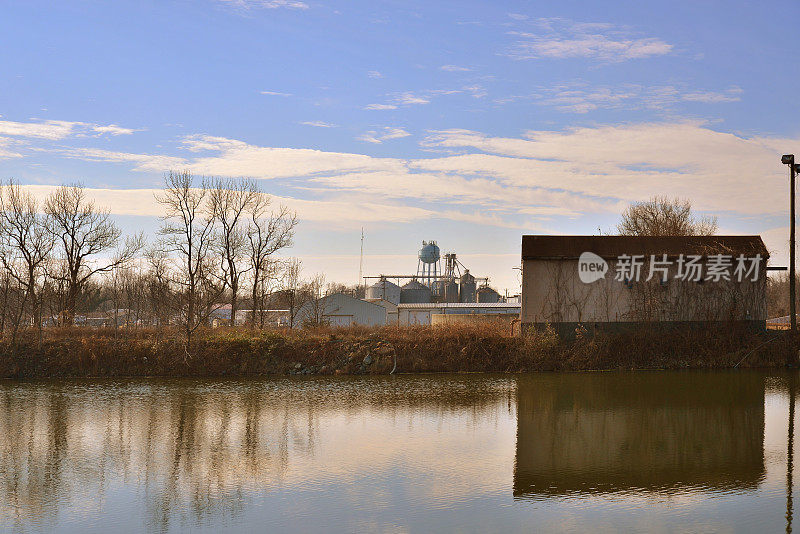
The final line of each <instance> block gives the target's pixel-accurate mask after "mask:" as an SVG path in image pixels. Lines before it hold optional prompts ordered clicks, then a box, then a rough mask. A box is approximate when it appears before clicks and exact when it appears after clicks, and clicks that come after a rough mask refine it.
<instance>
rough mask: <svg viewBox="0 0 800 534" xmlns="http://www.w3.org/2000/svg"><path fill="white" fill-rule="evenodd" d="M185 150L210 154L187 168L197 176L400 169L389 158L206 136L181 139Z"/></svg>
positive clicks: (265, 176)
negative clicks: (276, 146)
mask: <svg viewBox="0 0 800 534" xmlns="http://www.w3.org/2000/svg"><path fill="white" fill-rule="evenodd" d="M184 146H185V148H187V149H189V150H190V151H194V152H212V153H213V154H210V155H208V156H203V157H198V158H196V159H194V160H192V162H191V163H190V164H189V168H190V169H191V170H193V171H194V172H197V173H198V174H210V175H223V176H252V177H254V178H262V179H271V178H283V177H305V176H309V175H312V174H316V173H321V172H328V173H331V172H335V173H341V172H355V171H365V170H387V169H390V170H399V169H401V168H402V164H401V162H399V161H398V160H393V159H390V158H371V157H369V156H365V155H362V154H350V153H342V152H324V151H322V150H312V149H307V148H274V147H260V146H255V145H250V144H248V143H245V142H243V141H238V140H236V139H227V138H224V137H214V136H209V135H192V136H189V137H187V138H185V139H184Z"/></svg>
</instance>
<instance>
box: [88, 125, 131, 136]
mask: <svg viewBox="0 0 800 534" xmlns="http://www.w3.org/2000/svg"><path fill="white" fill-rule="evenodd" d="M92 130H93V131H95V132H97V133H99V134H109V135H130V134H132V133H134V132H139V131H141V130H134V129H132V128H123V127H122V126H117V125H116V124H109V125H108V126H94V127H93V128H92Z"/></svg>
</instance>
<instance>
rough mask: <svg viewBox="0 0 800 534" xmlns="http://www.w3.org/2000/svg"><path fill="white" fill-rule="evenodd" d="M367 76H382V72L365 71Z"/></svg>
mask: <svg viewBox="0 0 800 534" xmlns="http://www.w3.org/2000/svg"><path fill="white" fill-rule="evenodd" d="M367 76H369V77H370V78H383V74H381V73H380V72H379V71H377V70H371V71H369V72H367Z"/></svg>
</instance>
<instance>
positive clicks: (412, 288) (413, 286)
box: [400, 280, 431, 303]
mask: <svg viewBox="0 0 800 534" xmlns="http://www.w3.org/2000/svg"><path fill="white" fill-rule="evenodd" d="M430 301H431V290H430V288H429V287H427V286H424V285H422V284H420V283H419V282H417V281H416V280H409V281H408V282H407V283H406V284H405V285H403V287H402V288H401V289H400V302H401V303H403V302H409V303H411V302H413V303H420V302H430Z"/></svg>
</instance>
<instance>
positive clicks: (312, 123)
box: [300, 121, 337, 128]
mask: <svg viewBox="0 0 800 534" xmlns="http://www.w3.org/2000/svg"><path fill="white" fill-rule="evenodd" d="M300 124H302V125H304V126H313V127H315V128H336V127H337V125H336V124H332V123H330V122H324V121H303V122H301V123H300Z"/></svg>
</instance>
